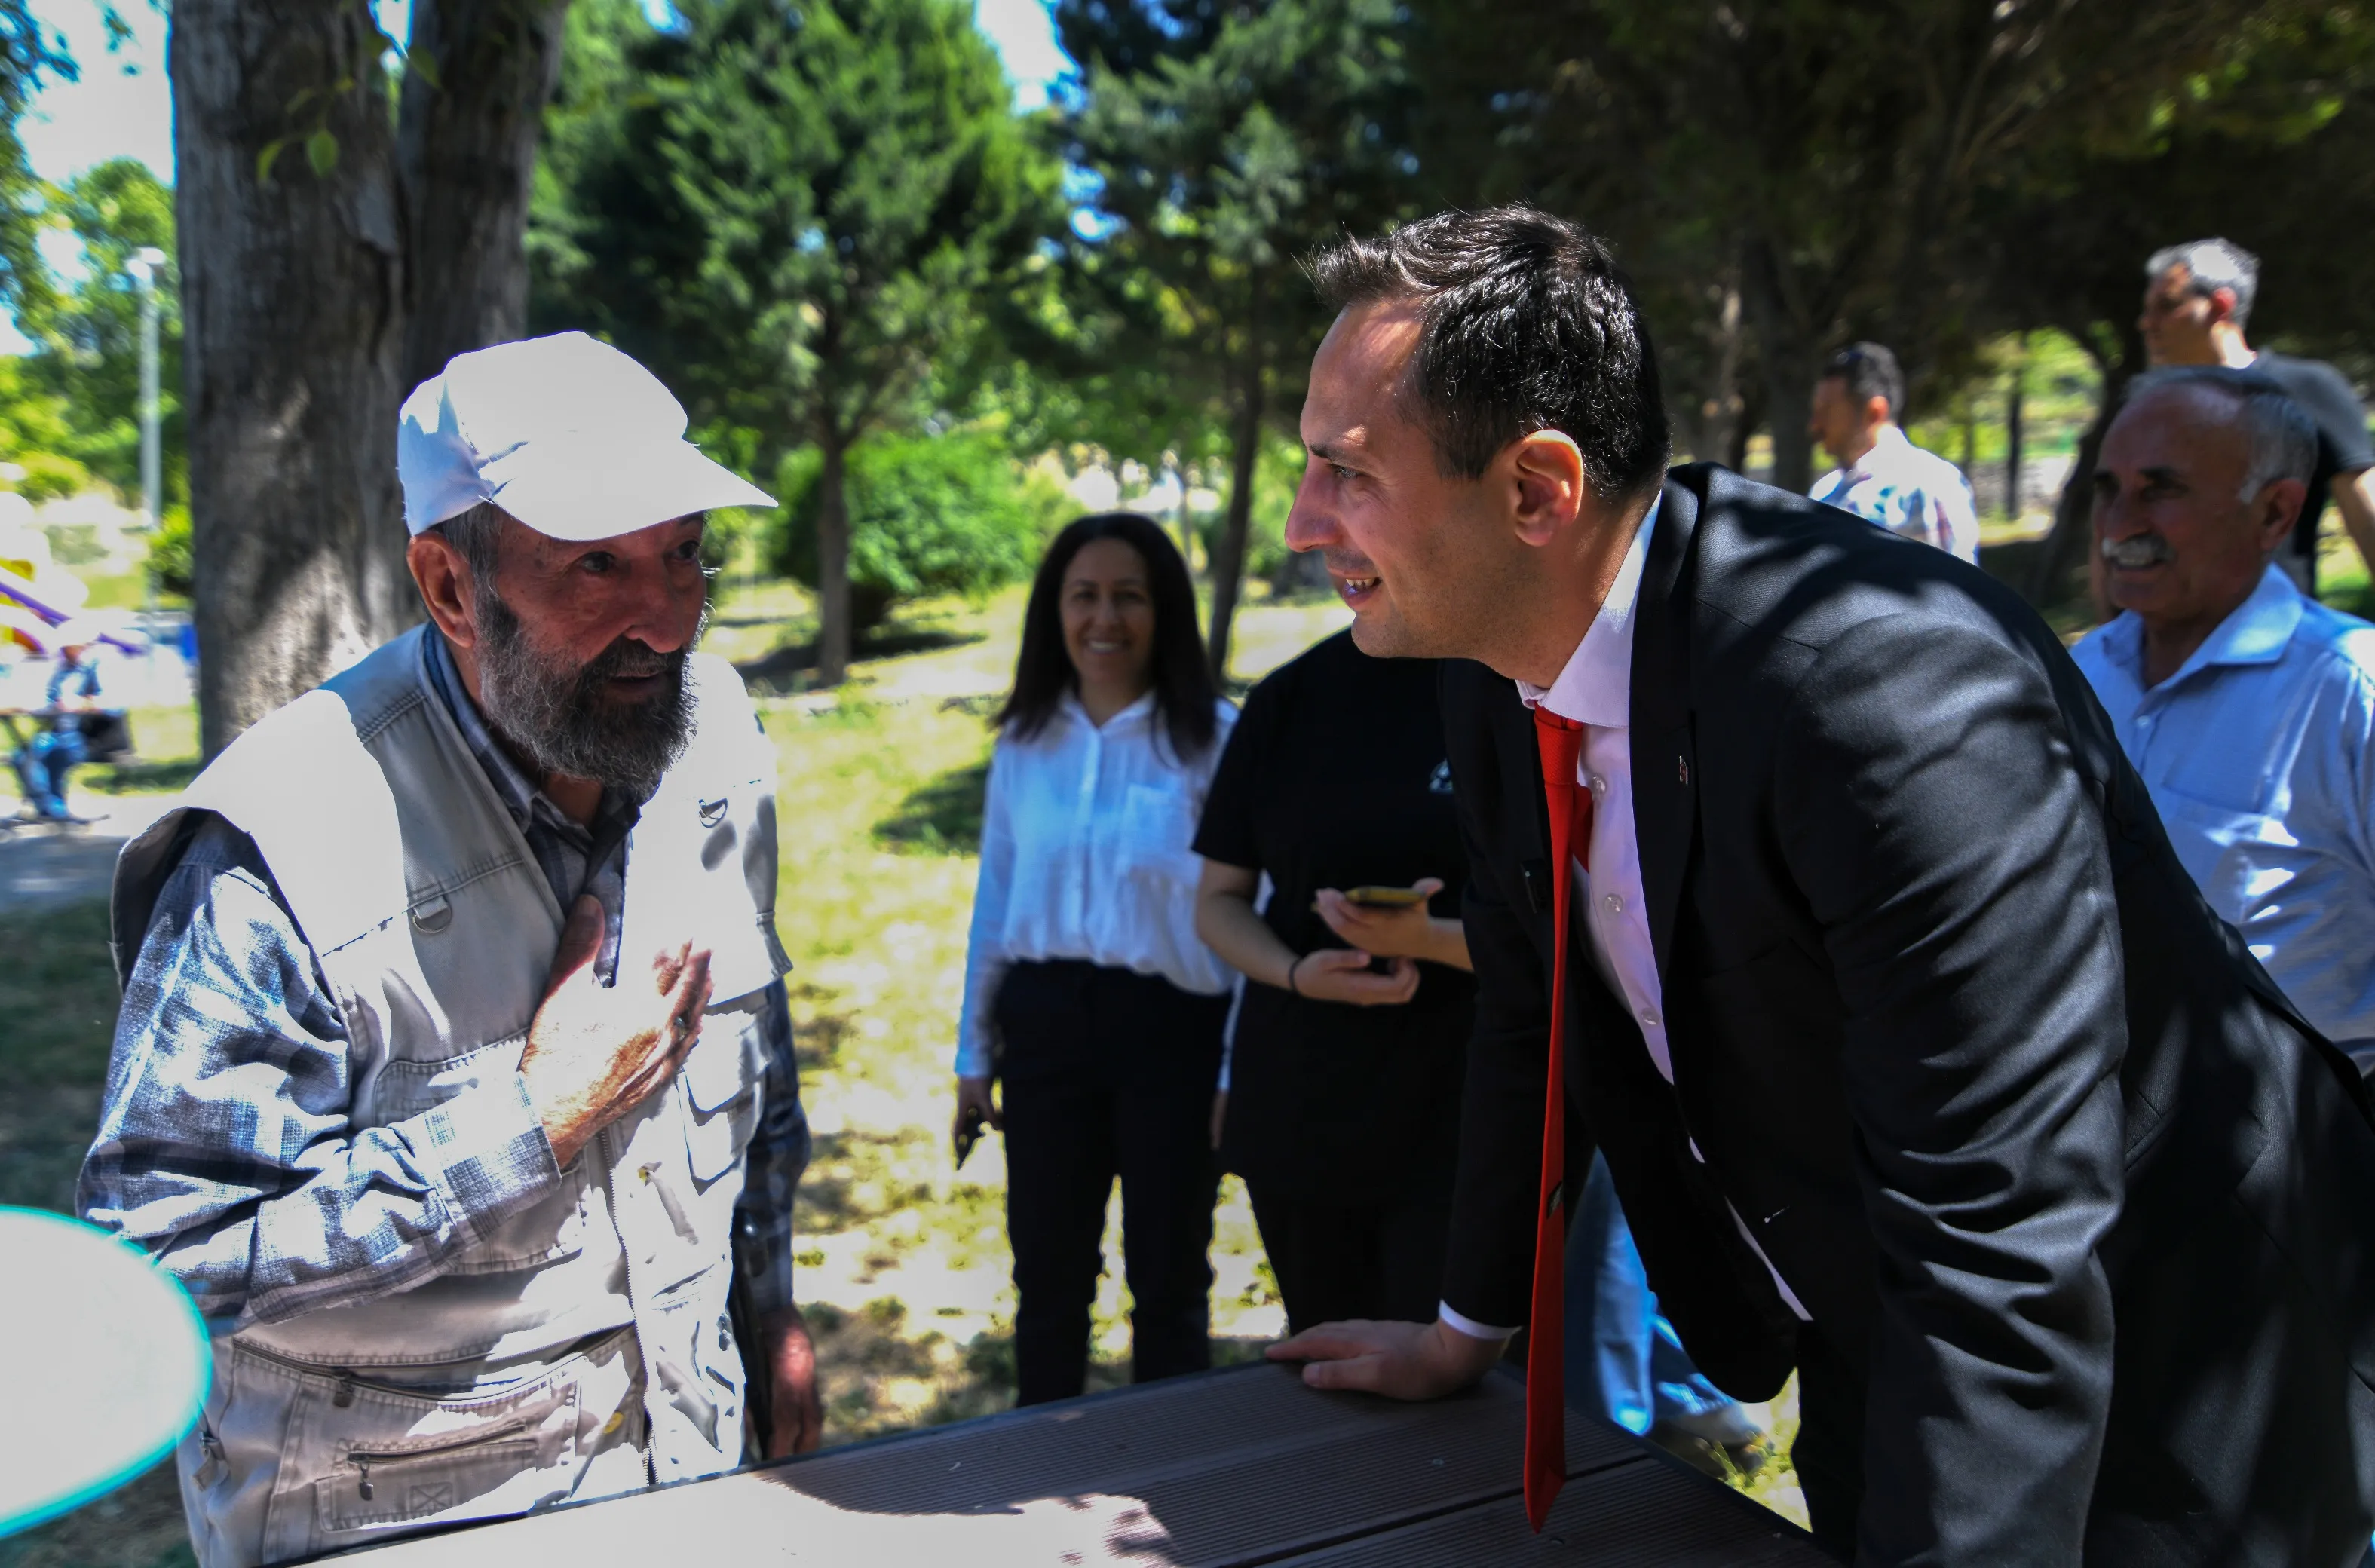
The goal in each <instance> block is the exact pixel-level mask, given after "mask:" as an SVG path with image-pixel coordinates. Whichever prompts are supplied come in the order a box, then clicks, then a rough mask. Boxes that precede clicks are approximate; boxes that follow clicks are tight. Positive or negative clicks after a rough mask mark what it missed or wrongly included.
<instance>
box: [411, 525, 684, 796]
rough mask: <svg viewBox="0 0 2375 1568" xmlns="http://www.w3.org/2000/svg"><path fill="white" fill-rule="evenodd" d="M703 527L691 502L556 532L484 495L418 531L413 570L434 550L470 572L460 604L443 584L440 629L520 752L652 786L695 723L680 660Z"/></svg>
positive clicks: (573, 772) (612, 780)
mask: <svg viewBox="0 0 2375 1568" xmlns="http://www.w3.org/2000/svg"><path fill="white" fill-rule="evenodd" d="M702 535H703V520H702V518H701V517H700V516H699V515H697V514H696V515H693V516H690V517H680V518H677V519H675V520H674V521H672V522H668V523H662V524H657V525H654V526H652V527H649V528H643V529H638V530H637V531H635V532H634V533H632V534H622V535H620V536H617V537H615V538H607V539H596V540H590V541H585V540H564V539H555V538H551V537H549V536H546V535H543V534H540V533H538V532H537V531H536V530H534V529H532V528H529V527H527V526H526V525H524V524H522V523H520V522H519V521H518V520H517V519H515V518H512V517H509V516H506V515H505V514H503V513H502V512H501V511H499V510H498V509H496V508H495V507H493V506H491V505H490V506H485V507H481V508H479V509H478V510H477V511H476V512H473V513H467V514H465V515H464V516H463V517H460V518H456V519H455V520H453V522H452V524H450V525H447V526H446V528H445V529H444V530H443V534H442V536H440V537H439V538H436V539H434V540H430V539H423V540H416V541H415V545H416V554H418V551H419V550H422V549H425V550H427V551H429V553H428V554H427V555H420V556H419V558H418V559H417V560H416V561H415V574H416V576H418V575H420V574H421V573H422V572H424V571H426V570H428V569H430V568H431V567H434V566H435V563H436V562H437V561H438V560H443V561H445V562H447V563H449V565H450V566H451V567H453V568H456V569H459V572H460V574H461V577H462V579H463V580H462V581H460V582H452V575H451V573H449V574H448V576H447V579H446V580H447V581H449V582H452V586H453V588H454V589H456V590H459V589H462V588H464V587H465V586H466V585H467V607H465V606H463V605H461V604H455V603H453V602H452V599H453V595H448V596H447V601H446V602H447V603H448V604H449V606H450V607H449V608H448V610H447V611H446V613H445V615H444V616H443V617H441V620H443V619H451V620H453V621H455V625H453V626H452V627H449V629H448V635H449V636H453V637H455V641H456V643H457V646H460V647H466V648H467V650H468V658H469V661H470V663H471V664H472V665H474V666H476V675H477V688H478V698H479V710H480V712H482V713H484V714H485V715H486V719H487V723H488V724H489V725H490V727H491V728H492V729H493V730H494V731H495V733H496V734H497V735H499V736H501V737H502V738H503V740H504V741H505V742H506V743H507V744H508V745H509V746H510V748H511V749H513V750H514V751H515V752H516V753H517V754H518V755H519V757H520V760H522V761H524V762H526V763H527V764H528V765H529V766H531V767H532V768H534V769H536V770H538V771H539V772H542V773H544V774H546V775H548V776H549V775H553V774H560V775H562V776H565V777H567V778H573V779H580V780H591V781H594V782H596V783H598V784H603V785H605V786H606V787H608V788H609V789H612V790H615V791H617V792H618V793H619V794H620V795H621V796H626V797H627V798H629V799H631V800H634V801H637V802H642V801H644V800H648V799H650V798H651V796H652V793H653V791H654V790H656V789H657V788H658V787H659V782H660V779H661V776H662V775H664V774H665V773H666V772H668V769H669V768H670V767H671V766H673V765H674V763H675V761H676V760H677V758H678V757H679V756H681V755H682V754H683V751H684V747H685V742H686V740H687V739H688V738H689V737H691V730H692V710H693V696H692V693H691V690H689V689H688V687H687V684H686V672H685V661H686V658H687V656H688V654H690V653H691V649H692V647H693V644H694V643H697V642H699V641H700V638H701V633H702V630H703V627H705V626H706V625H707V624H708V619H709V578H708V574H707V572H704V571H703V567H702V563H701V542H702ZM439 570H443V569H439ZM435 578H436V572H431V574H430V578H429V581H432V582H433V581H434V580H435ZM423 592H424V593H425V594H429V595H430V598H431V607H432V609H434V608H435V607H436V605H437V604H438V602H439V600H438V596H437V595H436V594H435V593H432V592H431V590H430V589H429V588H428V587H424V589H423Z"/></svg>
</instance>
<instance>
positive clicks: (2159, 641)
mask: <svg viewBox="0 0 2375 1568" xmlns="http://www.w3.org/2000/svg"><path fill="white" fill-rule="evenodd" d="M2316 461H2317V432H2316V430H2315V428H2314V427H2313V426H2312V425H2311V424H2310V420H2309V418H2308V416H2307V415H2306V414H2305V413H2304V412H2303V411H2302V410H2301V409H2300V407H2298V405H2296V404H2295V403H2294V402H2293V401H2292V400H2291V399H2290V398H2289V397H2287V396H2286V395H2285V392H2284V389H2283V388H2282V387H2281V386H2279V385H2277V384H2276V383H2275V382H2274V381H2271V380H2269V379H2267V378H2266V377H2263V376H2261V375H2259V374H2257V373H2255V372H2252V371H2231V370H2226V369H2223V368H2217V367H2210V366H2202V367H2191V366H2189V367H2183V368H2179V369H2172V370H2164V371H2153V372H2151V373H2150V374H2148V375H2146V376H2145V377H2144V378H2142V379H2141V380H2140V381H2138V382H2137V383H2136V384H2135V386H2134V388H2133V390H2132V391H2131V392H2130V393H2129V395H2128V402H2127V407H2124V408H2123V409H2121V412H2120V415H2119V418H2118V419H2115V420H2113V421H2112V424H2111V428H2110V430H2109V432H2108V433H2107V434H2106V435H2105V437H2104V439H2103V454H2102V456H2101V457H2100V458H2099V459H2098V460H2097V463H2096V466H2095V480H2094V485H2095V536H2096V538H2097V548H2098V550H2099V551H2100V553H2101V555H2102V557H2103V563H2104V567H2105V571H2106V576H2107V585H2108V587H2109V593H2110V597H2111V602H2112V603H2113V604H2114V605H2116V606H2118V607H2120V608H2121V610H2123V611H2124V612H2126V613H2124V614H2122V615H2121V617H2120V618H2119V619H2117V620H2114V621H2112V622H2111V623H2110V624H2109V625H2108V626H2102V627H2097V629H2096V630H2095V631H2092V632H2090V633H2088V634H2087V636H2086V640H2085V641H2084V642H2082V643H2079V644H2078V646H2077V648H2076V649H2075V650H2074V654H2075V656H2076V658H2077V661H2078V667H2079V668H2080V669H2082V670H2084V671H2086V678H2087V679H2088V680H2089V681H2091V682H2093V683H2094V687H2095V694H2096V695H2097V697H2099V698H2100V699H2102V702H2103V706H2104V707H2105V709H2107V710H2108V711H2109V713H2110V715H2111V723H2112V725H2113V726H2114V727H2115V728H2116V729H2117V730H2118V731H2119V736H2120V745H2121V748H2122V749H2124V750H2125V751H2126V752H2127V754H2128V760H2129V761H2131V762H2133V763H2134V764H2135V768H2136V771H2137V772H2139V773H2141V774H2143V775H2144V780H2145V787H2146V788H2147V789H2149V790H2151V791H2152V797H2153V804H2154V805H2155V806H2156V807H2158V808H2160V818H2161V821H2162V823H2163V824H2164V825H2165V826H2166V827H2167V828H2168V836H2169V842H2170V843H2172V844H2173V845H2174V846H2175V847H2176V849H2177V854H2178V858H2179V859H2180V860H2182V861H2184V862H2185V868H2186V869H2187V870H2188V871H2191V872H2192V874H2193V879H2194V880H2195V881H2196V882H2197V883H2199V884H2200V885H2201V888H2202V892H2203V896H2204V897H2205V898H2207V899H2208V900H2209V901H2210V906H2211V907H2212V908H2213V909H2215V910H2216V911H2217V912H2218V913H2219V914H2220V915H2221V916H2223V917H2224V918H2225V919H2226V920H2227V922H2228V923H2230V924H2231V925H2234V926H2235V927H2236V929H2238V930H2239V931H2240V932H2241V933H2242V934H2243V939H2244V941H2245V942H2247V943H2248V944H2250V946H2251V951H2252V953H2253V955H2254V956H2256V957H2257V958H2258V959H2259V961H2261V963H2263V965H2265V966H2266V967H2267V971H2268V973H2269V975H2270V977H2271V978H2273V979H2274V980H2275V983H2276V984H2278V985H2281V986H2282V987H2284V990H2285V994H2286V996H2290V997H2291V998H2292V1001H2293V1005H2294V1006H2296V1007H2298V1008H2300V1010H2301V1011H2302V1012H2303V1013H2304V1014H2306V1015H2307V1016H2308V1018H2309V1020H2310V1022H2311V1023H2313V1024H2315V1025H2316V1026H2317V1027H2318V1029H2319V1030H2321V1031H2322V1032H2324V1033H2325V1035H2326V1036H2327V1037H2328V1038H2330V1039H2332V1040H2334V1042H2335V1043H2338V1044H2340V1045H2341V1046H2342V1047H2343V1048H2344V1049H2345V1050H2346V1051H2348V1052H2349V1053H2350V1054H2351V1056H2352V1058H2353V1059H2354V1060H2356V1061H2357V1063H2358V1065H2359V1067H2361V1068H2362V1069H2366V1068H2370V1067H2375V627H2370V626H2369V625H2368V624H2367V623H2366V622H2365V621H2363V620H2360V619H2357V618H2356V617H2353V616H2347V615H2344V614H2342V613H2340V612H2339V611H2336V610H2331V609H2328V608H2326V607H2324V606H2323V605H2321V604H2319V603H2318V602H2317V601H2316V600H2314V599H2311V598H2309V597H2306V596H2305V595H2303V594H2302V593H2301V592H2300V590H2299V589H2298V588H2296V587H2294V586H2293V583H2292V579H2291V578H2290V577H2288V576H2287V575H2286V573H2285V572H2284V571H2283V569H2282V568H2281V567H2280V566H2278V565H2276V564H2275V558H2276V556H2277V555H2278V553H2279V552H2280V551H2281V550H2282V549H2283V548H2284V545H2285V542H2286V539H2287V538H2289V537H2290V536H2291V534H2292V531H2293V528H2294V526H2295V522H2296V518H2297V515H2298V513H2299V511H2300V506H2301V496H2302V493H2303V491H2304V489H2305V488H2306V486H2307V481H2308V479H2309V476H2310V471H2311V470H2312V468H2313V467H2314V466H2315V464H2316Z"/></svg>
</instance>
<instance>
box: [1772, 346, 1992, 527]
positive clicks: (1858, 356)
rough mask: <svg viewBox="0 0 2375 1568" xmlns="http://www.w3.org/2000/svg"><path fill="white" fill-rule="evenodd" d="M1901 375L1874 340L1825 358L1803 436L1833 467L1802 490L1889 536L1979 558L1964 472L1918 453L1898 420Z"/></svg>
mask: <svg viewBox="0 0 2375 1568" xmlns="http://www.w3.org/2000/svg"><path fill="white" fill-rule="evenodd" d="M1904 409H1905V372H1904V371H1901V370H1899V369H1898V368H1897V364H1896V355H1895V354H1893V353H1891V352H1890V351H1889V350H1888V349H1887V348H1885V346H1883V345H1881V344H1878V343H1851V344H1849V346H1848V347H1846V348H1842V349H1840V350H1839V351H1838V352H1837V353H1836V354H1834V355H1832V356H1831V357H1830V359H1829V360H1828V361H1827V362H1826V363H1825V364H1824V366H1823V373H1822V375H1821V376H1820V377H1819V378H1817V379H1816V381H1815V383H1814V412H1813V414H1812V415H1811V416H1810V417H1809V418H1808V419H1807V421H1806V433H1807V434H1808V435H1811V436H1813V437H1814V439H1815V440H1816V441H1818V442H1822V444H1823V450H1824V451H1826V452H1827V453H1829V454H1831V461H1833V462H1834V463H1837V465H1838V466H1837V467H1836V468H1834V469H1832V470H1831V471H1830V472H1829V473H1827V474H1826V475H1824V476H1823V477H1821V478H1819V479H1817V480H1815V481H1814V489H1810V490H1808V491H1807V492H1806V493H1807V494H1808V495H1809V496H1811V497H1813V498H1814V500H1816V501H1821V502H1822V503H1823V504H1824V505H1826V506H1836V507H1837V508H1838V509H1839V510H1840V511H1842V512H1852V513H1855V514H1856V515H1857V516H1858V517H1861V518H1862V519H1863V520H1864V521H1865V522H1867V523H1876V524H1878V525H1880V526H1882V527H1884V528H1885V529H1887V530H1888V531H1889V532H1890V533H1892V534H1902V535H1904V536H1906V537H1907V538H1908V539H1919V540H1920V541H1921V542H1922V543H1923V544H1925V545H1936V546H1937V547H1938V548H1940V549H1942V550H1944V551H1945V552H1946V553H1947V554H1948V555H1952V556H1959V557H1961V558H1962V559H1963V560H1967V561H1972V562H1977V561H1978V560H1979V510H1978V508H1977V506H1976V505H1975V504H1974V503H1973V501H1972V500H1971V484H1970V481H1969V480H1968V479H1967V478H1965V477H1964V476H1963V471H1962V470H1961V469H1960V468H1957V467H1956V466H1954V465H1953V464H1952V463H1949V462H1947V461H1946V460H1945V459H1944V458H1943V457H1940V456H1938V455H1936V454H1933V453H1928V452H1924V451H1922V450H1921V449H1920V447H1918V446H1916V445H1914V444H1913V441H1912V438H1911V437H1909V436H1908V435H1907V434H1906V433H1905V428H1904V426H1902V425H1901V424H1899V423H1898V422H1897V421H1898V420H1899V419H1900V418H1901V417H1902V415H1903V413H1904Z"/></svg>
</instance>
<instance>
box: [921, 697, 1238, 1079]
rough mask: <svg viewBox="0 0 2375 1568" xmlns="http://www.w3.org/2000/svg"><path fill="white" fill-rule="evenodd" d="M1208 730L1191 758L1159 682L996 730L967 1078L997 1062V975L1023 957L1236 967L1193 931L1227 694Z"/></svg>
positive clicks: (1206, 986) (1231, 719)
mask: <svg viewBox="0 0 2375 1568" xmlns="http://www.w3.org/2000/svg"><path fill="white" fill-rule="evenodd" d="M1217 717H1218V722H1217V723H1216V725H1214V727H1213V731H1212V743H1211V745H1210V746H1208V747H1206V748H1205V749H1204V750H1203V752H1202V753H1201V754H1200V755H1199V756H1198V757H1196V758H1194V759H1193V760H1190V761H1189V762H1188V763H1187V764H1186V765H1185V766H1182V765H1181V764H1180V762H1179V760H1178V759H1177V758H1176V756H1175V755H1174V754H1173V752H1172V749H1171V737H1170V736H1169V735H1168V733H1166V732H1165V730H1164V726H1163V725H1160V724H1159V723H1157V722H1156V719H1155V713H1154V696H1153V694H1152V692H1150V693H1148V694H1147V695H1146V696H1144V697H1141V698H1140V699H1139V700H1138V701H1135V702H1133V703H1131V704H1130V705H1129V706H1128V707H1127V708H1124V709H1123V710H1122V711H1121V712H1120V713H1116V714H1115V715H1114V716H1113V717H1111V718H1109V719H1107V720H1106V721H1105V725H1104V726H1103V727H1102V728H1100V727H1099V726H1098V725H1094V724H1092V723H1091V722H1090V721H1089V715H1088V713H1087V712H1086V710H1084V709H1082V708H1081V704H1080V701H1078V699H1076V698H1074V697H1072V696H1070V695H1069V694H1068V695H1067V696H1066V697H1065V698H1064V701H1063V705H1062V706H1061V707H1059V708H1058V710H1057V711H1056V713H1055V716H1054V717H1052V718H1050V719H1049V720H1048V721H1047V727H1046V729H1043V730H1041V731H1040V732H1039V733H1038V734H1037V735H1036V736H1034V737H1032V738H1031V739H1030V740H1027V741H1017V740H1015V739H1013V738H1011V737H1008V736H1003V735H1001V736H999V737H998V747H997V749H996V750H995V751H993V752H992V753H991V756H990V763H989V796H988V799H987V802H986V803H985V804H984V807H983V810H982V824H981V878H980V880H979V881H978V882H977V883H976V884H975V888H974V900H973V932H972V937H971V940H970V943H969V945H968V947H967V949H966V952H965V988H964V1012H963V1017H962V1018H961V1019H960V1020H959V1021H958V1024H957V1056H956V1068H957V1072H958V1074H959V1075H960V1076H962V1077H966V1078H982V1077H987V1075H988V1073H989V1071H990V1065H991V1061H992V1059H993V1056H994V1054H995V1053H994V1052H993V1050H992V1046H993V1043H994V1037H995V1034H996V1032H997V1028H998V1025H997V1008H996V1004H997V1000H998V985H999V984H1000V983H1001V982H1003V981H1004V980H1005V978H1006V972H1007V970H1008V969H1009V968H1010V966H1011V965H1013V964H1015V963H1018V962H1033V961H1042V960H1046V959H1081V960H1084V961H1087V962H1090V963H1094V964H1102V965H1105V967H1107V968H1111V969H1127V970H1132V971H1135V972H1136V973H1140V974H1156V975H1161V976H1162V977H1163V978H1164V979H1165V980H1168V981H1169V982H1171V984H1174V985H1176V986H1178V987H1179V988H1180V989H1181V990H1183V991H1192V992H1195V993H1196V994H1198V995H1199V996H1219V995H1220V994H1221V993H1222V992H1223V991H1226V990H1227V989H1228V988H1229V983H1230V981H1231V980H1232V979H1234V978H1235V976H1234V974H1233V973H1232V972H1231V971H1230V970H1229V969H1228V968H1227V967H1225V966H1224V965H1223V963H1222V962H1221V961H1220V960H1219V959H1218V958H1217V957H1215V956H1214V955H1213V952H1212V949H1210V948H1208V947H1206V946H1205V945H1204V943H1203V939H1202V938H1201V937H1198V936H1197V935H1196V879H1197V877H1198V875H1199V873H1200V872H1201V870H1202V868H1203V863H1202V862H1201V861H1199V859H1198V858H1197V856H1196V854H1195V852H1194V851H1193V850H1191V849H1190V848H1189V847H1188V845H1189V844H1190V843H1193V842H1194V840H1195V837H1196V823H1197V821H1198V819H1199V818H1201V817H1202V815H1203V812H1204V796H1205V793H1206V792H1207V791H1208V790H1209V789H1210V788H1211V784H1212V771H1213V769H1215V768H1217V767H1218V766H1219V765H1220V761H1221V752H1222V749H1223V747H1224V746H1226V744H1227V743H1228V738H1229V729H1230V726H1231V725H1235V723H1236V718H1237V711H1236V709H1235V708H1234V707H1232V706H1231V705H1230V704H1228V703H1227V702H1222V703H1220V704H1219V705H1218V715H1217Z"/></svg>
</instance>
